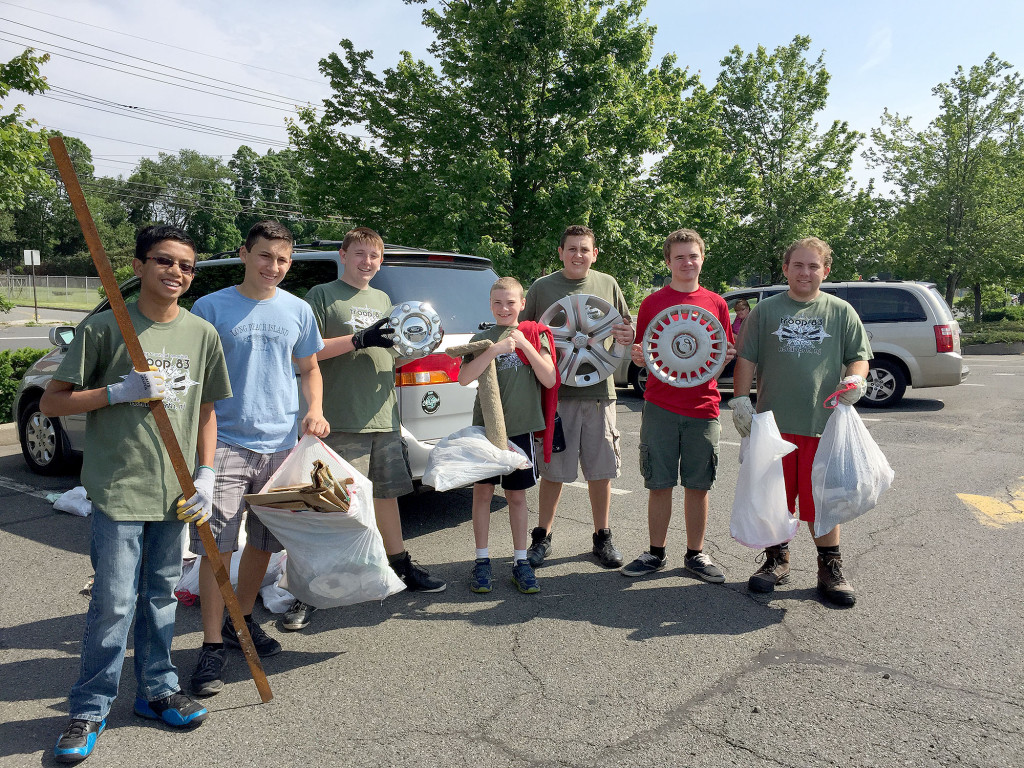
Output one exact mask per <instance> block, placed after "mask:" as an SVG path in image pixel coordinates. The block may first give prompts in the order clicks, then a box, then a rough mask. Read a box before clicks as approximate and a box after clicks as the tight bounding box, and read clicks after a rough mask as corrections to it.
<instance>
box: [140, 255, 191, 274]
mask: <svg viewBox="0 0 1024 768" xmlns="http://www.w3.org/2000/svg"><path fill="white" fill-rule="evenodd" d="M151 259H152V260H153V261H155V262H156V263H157V264H159V265H160V266H161V267H163V268H164V269H170V268H171V267H173V266H174V265H175V264H177V265H178V269H180V270H181V274H183V275H194V274H195V273H196V265H195V264H194V263H192V262H189V261H175V260H174V259H168V258H167V257H166V256H146V257H145V258H144V259H143V261H149V260H151Z"/></svg>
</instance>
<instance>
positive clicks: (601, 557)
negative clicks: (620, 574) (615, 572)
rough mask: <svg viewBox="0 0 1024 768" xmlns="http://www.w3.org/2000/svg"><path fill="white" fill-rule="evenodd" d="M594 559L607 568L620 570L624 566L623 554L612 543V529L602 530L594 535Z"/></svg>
mask: <svg viewBox="0 0 1024 768" xmlns="http://www.w3.org/2000/svg"><path fill="white" fill-rule="evenodd" d="M594 557H596V558H597V560H598V562H599V563H601V565H603V566H604V567H605V568H618V567H620V566H621V565H622V553H621V552H619V550H617V549H616V548H615V545H614V544H613V543H612V531H611V528H602V529H601V530H600V531H598V532H597V533H595V534H594Z"/></svg>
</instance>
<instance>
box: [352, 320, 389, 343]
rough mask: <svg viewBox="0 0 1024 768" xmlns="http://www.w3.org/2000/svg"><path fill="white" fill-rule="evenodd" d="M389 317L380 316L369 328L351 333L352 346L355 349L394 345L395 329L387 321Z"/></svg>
mask: <svg viewBox="0 0 1024 768" xmlns="http://www.w3.org/2000/svg"><path fill="white" fill-rule="evenodd" d="M390 322H391V318H390V317H382V318H381V319H380V320H378V321H377V322H376V323H374V324H373V325H371V326H370V327H369V328H363V330H361V331H358V332H356V333H354V334H352V346H353V347H355V348H356V349H365V348H366V347H384V348H385V349H387V348H388V347H393V346H395V329H394V328H392V327H391V326H390V325H389V323H390Z"/></svg>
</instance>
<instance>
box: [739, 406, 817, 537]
mask: <svg viewBox="0 0 1024 768" xmlns="http://www.w3.org/2000/svg"><path fill="white" fill-rule="evenodd" d="M795 450H796V446H795V445H793V443H791V442H789V441H787V440H783V439H782V435H781V434H780V433H779V427H778V425H776V423H775V414H773V413H772V412H771V411H765V412H764V413H755V414H754V417H753V419H752V421H751V425H750V436H749V437H745V438H743V441H742V443H741V446H740V461H741V462H742V463H741V464H740V473H739V478H738V480H737V481H736V495H735V496H734V498H733V502H732V519H731V520H730V521H729V533H730V534H732V537H733V538H734V539H736V541H738V542H739V543H740V544H742V545H743V546H745V547H751V548H752V549H765V548H766V547H774V546H776V545H778V544H783V543H785V542H787V541H789V540H791V539H792V538H793V537H794V536H795V535H796V529H797V526H798V525H799V524H800V520H799V518H797V517H795V516H794V515H791V514H790V513H789V507H788V506H787V504H786V481H785V478H784V477H783V474H782V457H783V456H785V455H786V454H788V453H792V452H793V451H795Z"/></svg>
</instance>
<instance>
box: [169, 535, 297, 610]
mask: <svg viewBox="0 0 1024 768" xmlns="http://www.w3.org/2000/svg"><path fill="white" fill-rule="evenodd" d="M241 558H242V545H239V548H238V550H237V551H235V552H233V553H231V569H230V570H229V572H228V577H229V578H230V579H231V586H232V587H235V588H236V589H237V588H238V564H239V563H240V562H241ZM202 559H203V558H202V557H201V556H200V557H197V558H195V559H194V560H191V561H189V562H187V563H185V564H184V565H183V566H182V569H181V578H180V579H178V585H177V586H176V587H175V588H174V594H175V596H176V597H177V598H178V600H179V601H180V602H181V603H183V604H184V605H194V604H195V602H196V600H198V599H199V563H200V562H202ZM286 560H287V557H286V553H285V552H275V553H274V554H272V555H271V556H270V562H269V563H268V564H267V572H266V573H265V574H264V576H263V582H262V583H261V584H260V588H261V589H263V588H265V587H267V586H270V585H273V584H276V583H277V582H278V580H279V579H280V578H281V575H282V573H283V571H284V564H285V561H286Z"/></svg>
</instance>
